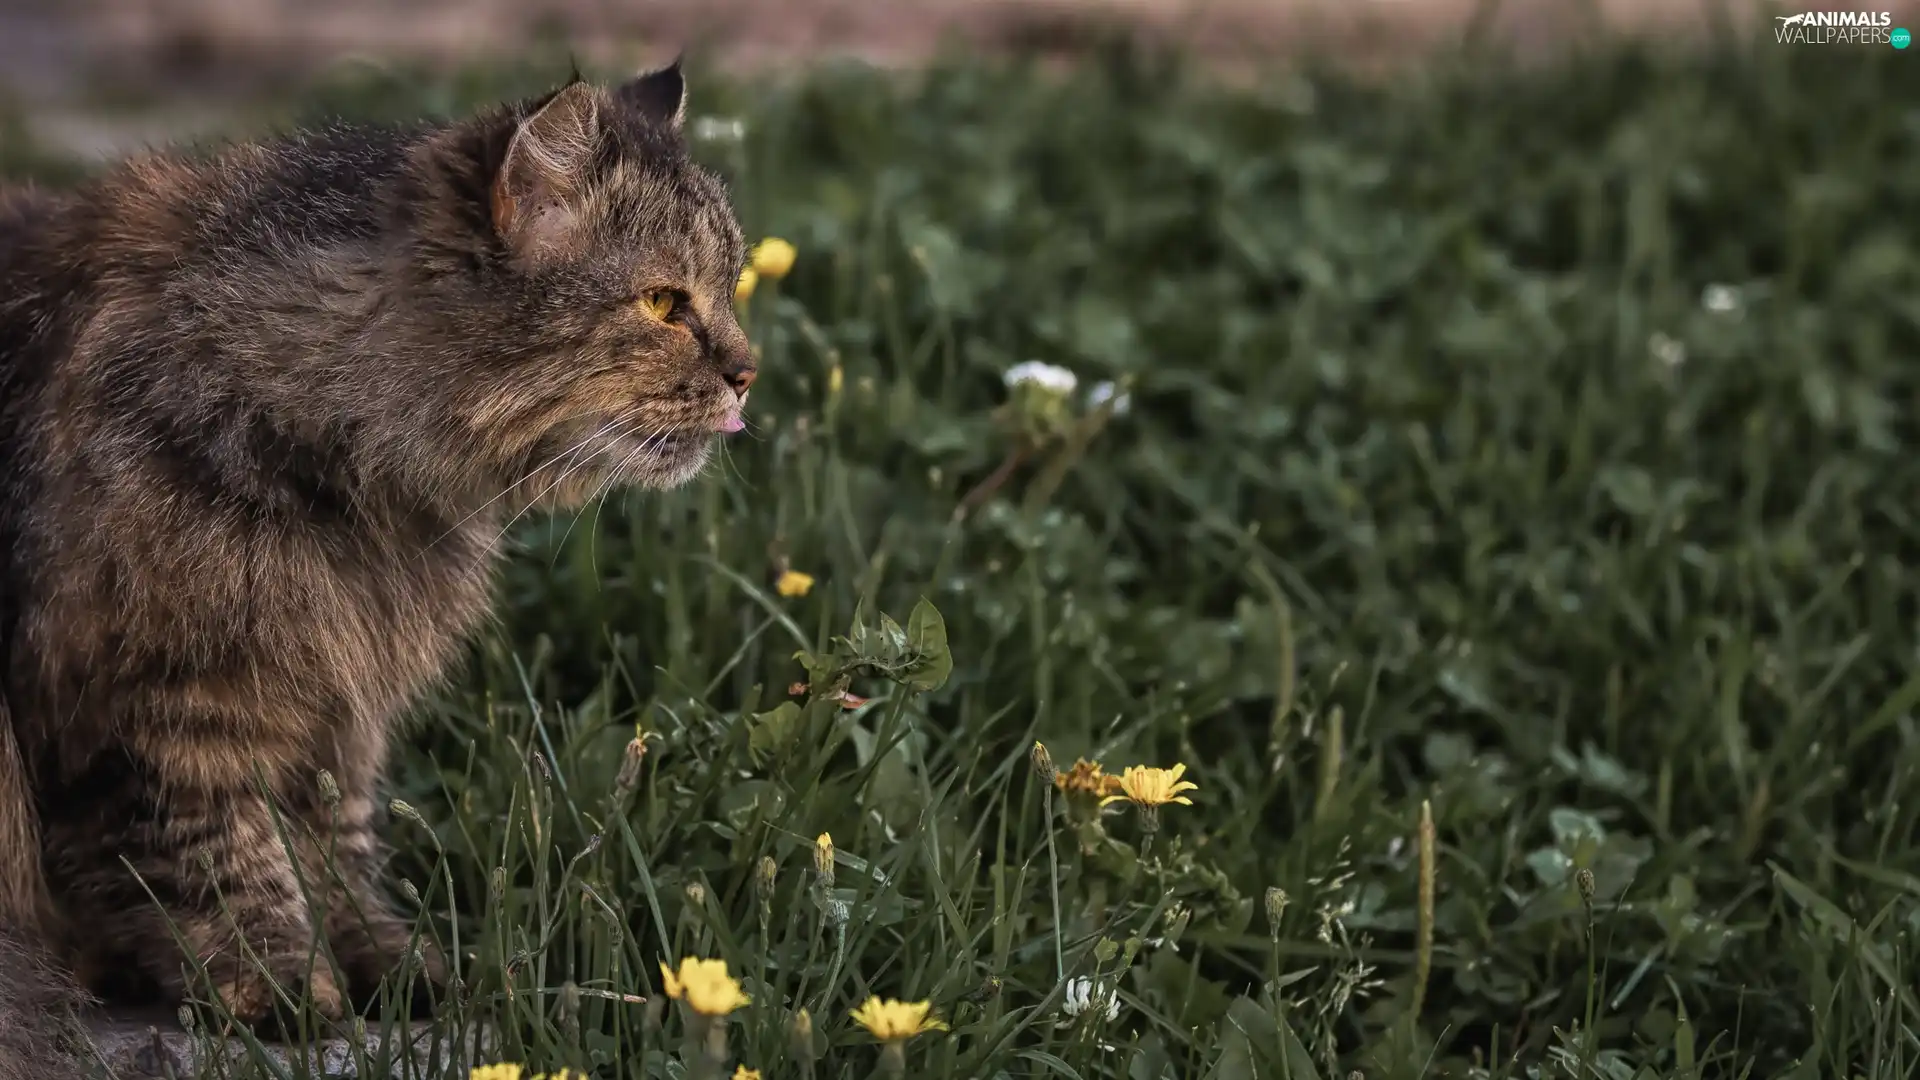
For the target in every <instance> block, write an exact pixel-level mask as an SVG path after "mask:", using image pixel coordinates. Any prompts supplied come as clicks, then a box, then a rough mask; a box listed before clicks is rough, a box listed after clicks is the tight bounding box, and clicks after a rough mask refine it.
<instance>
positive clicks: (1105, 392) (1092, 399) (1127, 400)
mask: <svg viewBox="0 0 1920 1080" xmlns="http://www.w3.org/2000/svg"><path fill="white" fill-rule="evenodd" d="M1119 389H1120V388H1119V387H1117V386H1115V385H1113V383H1112V382H1098V383H1094V384H1093V389H1091V390H1089V391H1087V407H1088V408H1090V409H1097V408H1099V407H1100V406H1102V405H1105V404H1106V403H1107V402H1108V401H1112V402H1113V415H1115V416H1125V415H1127V410H1129V409H1131V408H1133V395H1132V394H1120V396H1119V397H1114V395H1115V394H1116V393H1119Z"/></svg>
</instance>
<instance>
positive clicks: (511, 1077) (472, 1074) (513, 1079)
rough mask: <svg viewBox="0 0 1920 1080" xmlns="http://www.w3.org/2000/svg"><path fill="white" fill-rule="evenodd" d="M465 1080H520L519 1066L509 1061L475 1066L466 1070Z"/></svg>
mask: <svg viewBox="0 0 1920 1080" xmlns="http://www.w3.org/2000/svg"><path fill="white" fill-rule="evenodd" d="M467 1080H520V1066H518V1065H515V1064H513V1063H512V1062H510V1061H503V1062H501V1063H500V1064H498V1065H476V1066H474V1067H473V1068H472V1069H469V1070H467Z"/></svg>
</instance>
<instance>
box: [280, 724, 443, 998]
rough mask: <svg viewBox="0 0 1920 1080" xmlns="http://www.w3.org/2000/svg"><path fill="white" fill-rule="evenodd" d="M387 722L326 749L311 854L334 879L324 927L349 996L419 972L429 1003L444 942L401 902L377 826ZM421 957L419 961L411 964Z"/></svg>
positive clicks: (313, 810) (419, 991) (318, 872)
mask: <svg viewBox="0 0 1920 1080" xmlns="http://www.w3.org/2000/svg"><path fill="white" fill-rule="evenodd" d="M384 735H385V732H384V729H383V728H373V729H350V730H346V731H343V732H341V733H339V734H337V735H336V736H335V738H334V739H333V741H332V743H331V745H330V746H329V747H327V749H326V752H324V753H323V755H322V760H323V761H324V763H325V773H324V777H323V778H316V782H315V785H314V791H315V794H316V795H317V798H316V799H315V800H314V801H313V802H311V803H310V804H308V805H306V806H305V807H304V809H305V815H304V816H305V818H306V824H307V826H308V835H309V836H310V837H311V844H310V846H309V847H308V849H307V853H306V861H307V863H308V864H309V865H310V867H311V868H312V870H313V872H314V875H315V876H316V877H318V878H320V879H322V880H324V881H326V882H327V883H328V888H327V890H326V911H325V914H324V915H323V916H322V925H323V929H324V930H325V932H326V936H327V941H328V943H329V944H330V945H331V946H332V949H333V954H334V956H335V958H336V959H337V960H338V961H339V964H340V968H341V970H342V972H344V973H345V975H346V978H347V990H348V994H349V996H350V997H351V998H352V999H354V1000H355V1001H359V1002H365V1001H370V1000H371V999H372V998H373V997H374V996H375V995H376V994H377V993H378V992H379V989H380V986H381V983H382V982H383V981H385V982H387V983H388V984H389V985H396V986H397V985H398V980H399V979H400V978H402V977H404V976H406V975H408V974H411V975H412V976H414V978H413V993H412V998H411V1003H412V1006H413V1009H414V1011H415V1012H416V1013H425V1012H426V1011H428V1010H429V1009H430V1008H431V1006H432V1002H433V1001H434V999H435V991H436V989H437V988H439V987H444V986H445V985H446V982H447V969H446V962H445V959H444V957H442V955H441V953H440V950H439V948H438V947H437V946H436V945H435V944H434V943H433V941H432V940H431V939H429V938H427V937H426V936H424V933H423V932H416V928H415V925H414V922H413V920H411V919H409V918H408V917H407V916H405V915H403V914H401V913H400V912H399V911H398V910H397V909H396V907H395V905H394V903H393V902H392V900H391V899H389V893H388V891H387V889H386V887H385V885H384V884H383V882H382V877H383V876H384V871H385V866H386V859H385V849H384V848H383V847H382V845H381V843H380V837H379V834H378V832H377V830H376V826H377V820H376V819H377V806H378V802H377V798H376V793H377V792H378V790H379V782H380V775H381V769H382V767H383V765H384V762H385V751H386V740H385V737H384ZM415 964H417V965H418V969H417V970H413V971H410V970H409V969H410V968H411V967H412V966H413V965H415Z"/></svg>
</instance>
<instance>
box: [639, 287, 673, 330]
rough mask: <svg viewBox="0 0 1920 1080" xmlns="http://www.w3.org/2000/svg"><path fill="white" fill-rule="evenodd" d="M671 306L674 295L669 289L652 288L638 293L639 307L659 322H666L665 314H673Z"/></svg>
mask: <svg viewBox="0 0 1920 1080" xmlns="http://www.w3.org/2000/svg"><path fill="white" fill-rule="evenodd" d="M673 306H674V295H673V292H672V291H671V290H669V289H653V290H651V291H648V292H644V293H641V294H640V307H641V308H642V309H643V310H644V311H646V313H647V314H649V315H651V316H653V317H654V318H656V319H659V320H660V321H661V322H666V321H667V316H669V315H672V314H673Z"/></svg>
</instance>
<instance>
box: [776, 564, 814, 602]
mask: <svg viewBox="0 0 1920 1080" xmlns="http://www.w3.org/2000/svg"><path fill="white" fill-rule="evenodd" d="M773 591H774V592H777V593H779V594H780V595H781V596H805V595H807V594H808V593H810V592H812V591H813V575H812V574H803V573H801V572H800V571H798V570H788V571H787V572H786V573H784V574H781V575H780V580H779V581H776V582H774V583H773Z"/></svg>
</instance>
